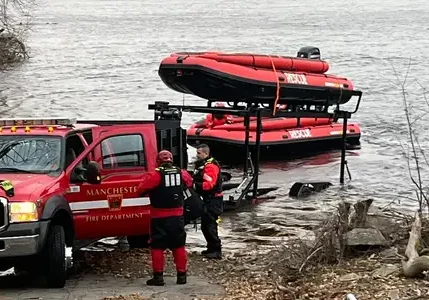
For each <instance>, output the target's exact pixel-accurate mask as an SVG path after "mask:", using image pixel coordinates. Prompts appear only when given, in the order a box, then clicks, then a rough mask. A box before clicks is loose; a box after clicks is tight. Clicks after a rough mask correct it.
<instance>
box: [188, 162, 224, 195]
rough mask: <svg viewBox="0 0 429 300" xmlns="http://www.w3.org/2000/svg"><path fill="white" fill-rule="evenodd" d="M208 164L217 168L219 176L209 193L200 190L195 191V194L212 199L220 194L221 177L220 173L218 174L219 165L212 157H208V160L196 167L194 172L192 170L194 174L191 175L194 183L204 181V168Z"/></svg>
mask: <svg viewBox="0 0 429 300" xmlns="http://www.w3.org/2000/svg"><path fill="white" fill-rule="evenodd" d="M208 164H215V165H216V166H218V168H219V174H218V177H217V181H216V183H215V185H214V187H213V189H211V190H210V191H204V190H202V189H200V188H199V189H197V190H196V192H197V193H198V194H200V195H201V196H202V197H203V198H204V197H214V196H215V195H216V194H218V193H221V192H222V176H221V172H220V165H219V163H218V162H217V161H216V160H215V159H214V158H213V157H210V158H208V159H206V160H205V161H203V162H201V163H199V164H198V165H196V167H195V170H194V174H193V178H194V181H195V182H204V179H203V177H204V168H205V166H206V165H208Z"/></svg>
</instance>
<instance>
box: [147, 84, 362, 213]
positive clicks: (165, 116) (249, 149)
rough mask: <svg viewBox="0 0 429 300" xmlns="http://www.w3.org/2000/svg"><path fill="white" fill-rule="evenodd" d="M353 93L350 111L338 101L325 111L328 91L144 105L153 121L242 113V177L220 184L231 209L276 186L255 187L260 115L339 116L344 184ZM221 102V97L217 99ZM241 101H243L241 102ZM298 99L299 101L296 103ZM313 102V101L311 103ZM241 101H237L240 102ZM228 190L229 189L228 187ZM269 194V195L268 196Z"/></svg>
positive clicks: (294, 192) (313, 186) (307, 187)
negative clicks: (319, 95) (269, 99)
mask: <svg viewBox="0 0 429 300" xmlns="http://www.w3.org/2000/svg"><path fill="white" fill-rule="evenodd" d="M352 94H353V96H357V97H358V99H357V102H356V105H355V109H354V110H353V111H352V112H350V111H345V110H341V109H340V107H339V105H336V107H335V109H334V110H333V111H331V112H329V108H330V107H329V105H328V104H327V103H328V102H329V93H327V97H326V99H324V100H318V102H316V101H315V99H308V100H306V99H300V100H299V101H298V100H297V99H291V101H287V100H284V99H282V101H278V102H279V103H276V102H274V101H273V103H272V104H270V105H265V106H264V104H261V103H260V102H258V101H252V100H246V101H243V100H241V101H235V102H227V104H228V105H229V106H230V107H214V106H213V104H214V103H215V102H218V101H221V100H208V101H207V105H206V106H192V105H171V104H170V103H169V102H163V101H157V102H155V103H154V104H149V105H148V109H149V110H154V115H155V117H154V118H155V122H157V121H167V120H176V121H179V122H180V120H181V117H182V112H190V113H192V112H194V113H206V114H207V113H210V114H230V115H235V116H240V117H244V124H245V127H246V134H245V144H244V147H245V149H246V156H245V159H244V162H243V163H244V165H243V176H242V181H241V183H239V184H233V183H228V184H226V185H225V184H224V191H225V192H224V204H225V210H233V209H236V208H237V207H239V206H241V205H242V204H243V202H244V203H254V202H255V201H258V200H261V199H266V198H267V196H266V194H268V193H269V192H271V191H274V190H277V189H278V187H271V188H259V186H258V181H259V171H260V170H259V169H260V168H259V157H260V144H261V133H262V118H263V117H288V118H332V119H334V120H335V121H337V120H338V119H343V130H342V133H341V134H342V143H343V145H342V149H341V163H340V184H344V173H345V169H346V168H347V172H348V175H349V178H350V179H351V175H350V171H349V169H348V166H347V161H346V146H347V121H348V119H349V118H351V117H352V115H353V114H354V113H356V112H357V111H358V109H359V105H360V102H361V98H362V92H361V91H352ZM221 102H224V101H221ZM242 103H244V104H245V105H242ZM298 103H299V104H298ZM315 103H316V104H315ZM240 104H241V105H240ZM281 104H286V105H287V109H286V110H276V107H277V105H281ZM251 117H256V122H257V125H256V138H255V143H254V144H253V145H251V143H250V142H249V140H250V138H249V136H250V133H249V132H250V130H249V128H250V118H251ZM179 138H180V139H181V141H180V144H181V145H183V148H184V149H186V134H182V135H180V137H179ZM186 166H187V162H186V163H184V160H183V159H180V167H181V168H184V167H186ZM331 185H332V184H331V183H329V182H324V181H322V182H315V181H313V182H296V183H295V184H294V185H293V186H292V187H291V189H290V192H289V195H290V196H292V197H301V196H306V195H308V194H311V193H312V192H319V191H321V190H323V189H325V188H327V187H329V186H331ZM227 190H229V191H231V190H232V192H229V191H227ZM268 198H273V197H268Z"/></svg>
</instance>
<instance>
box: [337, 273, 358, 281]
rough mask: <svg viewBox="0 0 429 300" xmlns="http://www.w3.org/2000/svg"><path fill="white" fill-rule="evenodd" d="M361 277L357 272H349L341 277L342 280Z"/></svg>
mask: <svg viewBox="0 0 429 300" xmlns="http://www.w3.org/2000/svg"><path fill="white" fill-rule="evenodd" d="M359 278H360V276H359V275H357V274H356V273H349V274H346V275H343V276H341V277H340V281H352V280H358V279H359Z"/></svg>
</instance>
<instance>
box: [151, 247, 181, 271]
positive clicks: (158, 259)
mask: <svg viewBox="0 0 429 300" xmlns="http://www.w3.org/2000/svg"><path fill="white" fill-rule="evenodd" d="M172 251H173V257H174V264H175V265H176V271H177V272H180V273H183V272H186V269H187V264H188V257H187V254H186V249H185V247H184V246H183V247H180V248H175V249H172ZM151 254H152V269H153V272H156V273H161V272H164V250H163V249H152V250H151Z"/></svg>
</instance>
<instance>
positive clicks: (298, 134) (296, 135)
mask: <svg viewBox="0 0 429 300" xmlns="http://www.w3.org/2000/svg"><path fill="white" fill-rule="evenodd" d="M289 134H290V137H291V138H293V139H305V138H309V137H311V136H312V135H311V131H310V129H300V130H290V131H289Z"/></svg>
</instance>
